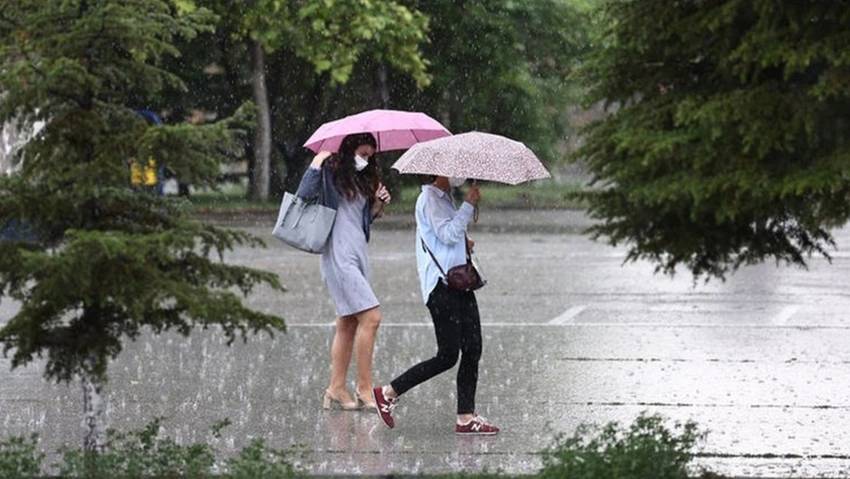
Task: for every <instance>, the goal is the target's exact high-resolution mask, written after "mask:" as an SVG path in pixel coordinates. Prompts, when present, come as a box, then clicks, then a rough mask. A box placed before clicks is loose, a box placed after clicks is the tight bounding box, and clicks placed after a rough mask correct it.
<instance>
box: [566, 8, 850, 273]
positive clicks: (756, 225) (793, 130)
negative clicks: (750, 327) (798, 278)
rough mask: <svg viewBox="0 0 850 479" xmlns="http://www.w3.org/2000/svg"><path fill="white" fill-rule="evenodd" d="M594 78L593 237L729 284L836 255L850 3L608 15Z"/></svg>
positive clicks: (845, 150) (843, 180)
mask: <svg viewBox="0 0 850 479" xmlns="http://www.w3.org/2000/svg"><path fill="white" fill-rule="evenodd" d="M600 15H601V16H602V18H603V20H602V25H604V26H605V28H606V31H605V33H604V34H603V35H602V37H601V40H600V44H599V48H598V49H597V50H596V51H595V52H594V53H593V55H592V56H591V57H590V58H589V60H588V62H587V63H586V65H585V67H584V69H583V72H582V75H583V77H584V78H585V80H586V81H587V82H588V86H589V89H590V92H589V95H588V96H587V102H588V103H593V102H599V101H605V102H607V103H608V104H610V105H614V108H612V112H611V114H610V115H609V116H608V117H607V118H605V119H604V120H602V121H600V122H598V123H596V124H594V125H592V126H590V127H589V129H588V130H587V132H586V133H587V135H586V140H587V141H586V145H585V147H584V148H583V149H581V151H579V152H578V154H577V156H578V157H580V158H583V159H585V160H586V161H587V162H588V164H589V165H590V168H591V170H592V172H593V173H594V174H595V176H596V178H597V181H598V183H599V184H600V185H601V186H602V188H600V189H598V190H595V191H592V192H589V193H587V194H586V195H585V197H586V198H587V200H588V201H589V202H590V212H591V214H592V215H593V216H594V217H596V218H599V219H601V220H602V222H601V224H600V225H599V226H597V227H595V228H593V230H592V231H593V233H594V234H595V235H596V236H597V237H605V238H607V239H608V241H609V242H610V243H612V244H619V243H625V244H628V245H629V246H630V251H629V256H628V258H629V259H630V260H636V259H639V258H646V259H649V260H652V261H653V262H655V263H656V264H657V265H658V268H659V269H661V270H664V271H665V272H670V273H672V272H673V271H674V270H675V268H676V266H678V265H684V266H686V267H687V268H689V269H690V270H691V271H692V272H693V274H694V276H695V277H698V276H701V275H706V276H708V277H711V276H716V277H723V276H724V274H726V273H728V272H729V271H732V270H734V269H736V268H738V267H739V266H741V265H744V264H752V263H757V262H761V261H764V260H767V259H775V260H776V261H777V262H785V263H790V264H796V265H805V264H806V259H807V257H809V256H811V255H812V254H823V255H827V256H828V254H827V249H828V248H829V247H830V246H832V245H833V237H832V235H831V234H830V232H829V230H830V229H831V228H832V227H835V226H838V225H842V224H844V223H845V222H846V221H847V219H848V218H849V217H850V176H848V175H847V171H848V167H850V142H848V135H847V131H848V124H850V123H848V122H850V75H848V73H850V50H848V49H847V47H846V46H847V45H848V42H850V30H848V29H847V25H848V24H850V5H848V3H847V2H843V1H839V2H773V1H768V0H756V1H749V0H747V1H744V0H725V1H720V2H673V3H671V2H668V1H661V0H647V1H640V2H623V1H609V2H606V3H605V5H604V7H603V8H602V10H601V12H600Z"/></svg>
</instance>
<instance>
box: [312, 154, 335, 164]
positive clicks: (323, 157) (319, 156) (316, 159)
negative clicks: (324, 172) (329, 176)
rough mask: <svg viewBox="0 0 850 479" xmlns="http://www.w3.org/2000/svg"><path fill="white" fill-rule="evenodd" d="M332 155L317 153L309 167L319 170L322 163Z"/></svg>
mask: <svg viewBox="0 0 850 479" xmlns="http://www.w3.org/2000/svg"><path fill="white" fill-rule="evenodd" d="M332 154H333V153H331V152H330V151H320V152H319V153H317V154H316V156H314V157H313V162H312V163H310V166H312V167H314V168H321V167H322V163H324V162H325V160H327V159H328V158H330V156H331V155H332Z"/></svg>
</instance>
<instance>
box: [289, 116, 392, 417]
mask: <svg viewBox="0 0 850 479" xmlns="http://www.w3.org/2000/svg"><path fill="white" fill-rule="evenodd" d="M376 149H377V142H376V141H375V137H374V136H372V135H371V134H370V133H361V134H354V135H348V136H346V137H345V138H344V139H343V140H342V143H341V145H340V148H339V152H338V153H337V154H331V153H330V152H327V151H322V152H319V153H318V154H317V155H316V156H315V157H314V158H313V162H312V163H311V164H310V168H309V169H308V170H307V172H306V173H305V174H304V177H303V178H302V179H301V184H300V186H299V187H298V192H297V196H299V197H301V198H305V199H308V200H309V199H314V198H316V197H318V196H319V193H320V192H321V193H323V194H324V195H323V197H324V201H325V203H326V205H327V206H328V207H330V208H333V209H335V210H337V214H336V219H335V221H334V225H333V229H332V230H331V234H330V237H329V238H328V243H327V246H326V249H325V251H324V252H323V253H322V259H321V271H322V278H323V279H324V281H325V284H326V285H327V288H328V292H329V293H330V295H331V298H332V299H333V302H334V304H335V306H336V313H337V320H336V333H335V334H334V339H333V344H332V346H331V378H330V384H329V385H328V387H327V389H326V390H325V392H324V397H323V400H322V404H323V407H324V408H325V409H330V408H331V407H332V406H333V405H338V406H339V407H341V408H342V409H358V408H360V407H362V406H363V405H364V404H366V405H368V406H370V407H371V406H372V402H371V400H370V401H368V402H367V401H365V400H364V399H363V398H369V397H370V396H371V390H372V351H373V349H374V345H375V336H376V334H377V332H378V326H379V325H380V324H381V309H380V303H379V302H378V299H377V298H376V297H375V293H374V292H373V291H372V287H371V285H370V284H369V255H368V248H367V242H368V241H369V233H370V225H371V224H372V221H374V220H375V219H376V218H378V217H379V216H381V214H382V213H383V210H384V206H385V205H386V204H388V203H389V202H390V199H391V198H390V194H389V192H387V189H386V188H385V187H384V186H383V185H382V184H381V181H380V178H379V175H378V167H377V165H376V164H375V163H374V162H373V161H370V160H371V159H372V157H373V156H374V155H375V151H376ZM354 351H356V354H357V388H356V389H357V390H356V391H355V397H352V396H351V395H350V394H349V392H348V390H347V388H346V385H345V379H346V375H347V372H348V365H349V363H350V362H351V356H352V353H353V352H354Z"/></svg>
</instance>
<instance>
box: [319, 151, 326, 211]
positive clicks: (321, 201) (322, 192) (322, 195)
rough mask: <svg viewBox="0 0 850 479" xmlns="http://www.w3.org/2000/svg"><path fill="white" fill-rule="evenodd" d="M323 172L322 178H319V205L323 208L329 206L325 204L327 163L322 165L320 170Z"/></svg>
mask: <svg viewBox="0 0 850 479" xmlns="http://www.w3.org/2000/svg"><path fill="white" fill-rule="evenodd" d="M319 171H320V172H321V177H320V178H319V182H320V183H321V184H320V185H319V204H320V205H322V206H328V204H327V203H326V202H325V162H323V163H322V166H321V168H320V169H319Z"/></svg>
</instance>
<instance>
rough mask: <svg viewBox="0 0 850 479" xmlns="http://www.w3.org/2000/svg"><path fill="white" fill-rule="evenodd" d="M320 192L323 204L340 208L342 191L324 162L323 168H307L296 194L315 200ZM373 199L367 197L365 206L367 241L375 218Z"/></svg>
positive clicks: (364, 222)
mask: <svg viewBox="0 0 850 479" xmlns="http://www.w3.org/2000/svg"><path fill="white" fill-rule="evenodd" d="M320 193H321V196H322V197H323V199H322V204H323V205H324V206H327V207H328V208H331V209H334V210H335V209H337V208H339V201H340V196H341V193H340V192H339V190H337V188H336V183H335V182H334V173H333V171H332V170H331V169H330V168H327V167H326V166H325V165H324V164H323V165H322V168H321V169H319V168H314V167H313V166H310V168H307V171H306V172H305V173H304V176H303V177H302V178H301V184H299V185H298V191H296V192H295V196H297V197H299V198H301V199H303V200H306V201H313V200H315V199H317V198H319V194H320ZM373 201H374V199H373V198H367V199H366V204H365V205H364V206H363V233H365V234H366V241H367V242H368V241H369V233H370V230H371V226H372V221H374V220H375V218H374V217H372V203H373Z"/></svg>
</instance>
